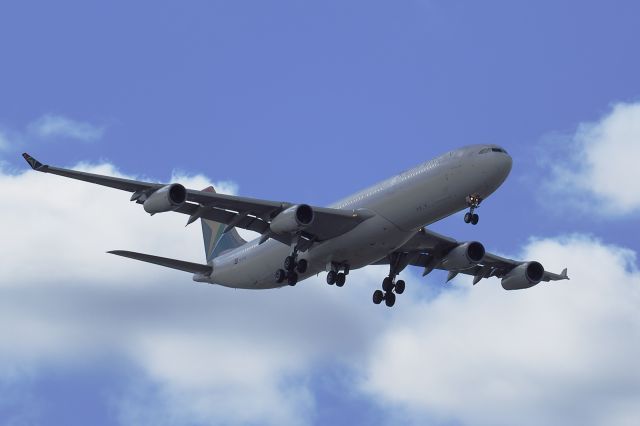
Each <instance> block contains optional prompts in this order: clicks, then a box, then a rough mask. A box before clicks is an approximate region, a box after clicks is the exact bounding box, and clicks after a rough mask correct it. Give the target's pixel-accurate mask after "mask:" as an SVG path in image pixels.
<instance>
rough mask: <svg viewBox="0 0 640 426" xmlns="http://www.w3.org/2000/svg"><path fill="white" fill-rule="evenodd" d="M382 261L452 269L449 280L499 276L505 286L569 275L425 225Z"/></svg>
mask: <svg viewBox="0 0 640 426" xmlns="http://www.w3.org/2000/svg"><path fill="white" fill-rule="evenodd" d="M378 263H379V264H390V265H391V268H393V267H394V264H395V265H397V268H399V269H400V270H402V269H403V268H404V267H406V266H408V265H413V266H418V267H422V268H423V274H422V275H423V276H424V275H427V274H429V273H430V272H431V271H433V270H434V269H440V270H445V271H448V272H449V275H448V277H447V281H450V280H452V279H453V278H454V277H455V276H456V275H458V274H460V273H462V274H466V275H471V276H473V277H474V278H473V284H477V283H478V282H479V281H480V280H482V279H483V278H490V277H497V278H499V279H501V280H502V287H503V288H504V289H505V290H518V289H524V288H529V287H533V286H534V285H536V284H538V283H540V282H541V281H547V282H548V281H559V280H566V279H569V277H568V275H567V270H566V269H565V270H563V271H562V273H560V274H554V273H552V272H548V271H545V270H544V267H543V266H542V265H541V264H540V263H539V262H537V261H517V260H513V259H507V258H504V257H501V256H498V255H495V254H492V253H487V252H486V251H485V249H484V246H483V245H482V244H481V243H479V242H477V241H469V242H459V241H456V240H455V239H453V238H450V237H446V236H444V235H440V234H438V233H435V232H432V231H428V230H427V229H424V228H423V229H421V230H420V231H418V232H417V233H416V235H415V236H414V237H413V238H412V239H411V240H409V241H408V242H407V243H406V244H405V245H404V246H403V247H401V248H399V249H398V250H397V251H396V252H394V253H392V254H391V255H390V256H389V257H388V258H385V259H382V260H381V261H380V262H378Z"/></svg>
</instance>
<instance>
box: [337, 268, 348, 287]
mask: <svg viewBox="0 0 640 426" xmlns="http://www.w3.org/2000/svg"><path fill="white" fill-rule="evenodd" d="M346 281H347V276H346V275H345V274H343V273H342V272H340V273H339V274H338V276H337V277H336V285H337V286H338V287H342V286H343V285H344V283H345V282H346Z"/></svg>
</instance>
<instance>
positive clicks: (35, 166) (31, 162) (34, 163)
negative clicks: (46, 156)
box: [22, 152, 46, 170]
mask: <svg viewBox="0 0 640 426" xmlns="http://www.w3.org/2000/svg"><path fill="white" fill-rule="evenodd" d="M22 157H23V158H24V159H25V160H27V163H29V165H30V166H31V168H32V169H33V170H40V169H42V168H43V167H46V166H45V165H43V164H42V163H41V162H39V161H38V160H36V159H35V158H33V157H32V156H30V155H29V154H27V153H26V152H25V153H23V154H22Z"/></svg>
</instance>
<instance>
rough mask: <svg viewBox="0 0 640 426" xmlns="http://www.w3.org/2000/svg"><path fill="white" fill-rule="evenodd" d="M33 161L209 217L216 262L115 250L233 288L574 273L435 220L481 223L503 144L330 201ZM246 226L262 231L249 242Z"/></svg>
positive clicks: (385, 295)
mask: <svg viewBox="0 0 640 426" xmlns="http://www.w3.org/2000/svg"><path fill="white" fill-rule="evenodd" d="M23 157H24V159H25V160H26V161H27V162H28V163H29V165H30V166H31V168H32V169H34V170H36V171H38V172H44V173H51V174H55V175H59V176H64V177H67V178H71V179H78V180H82V181H85V182H90V183H93V184H98V185H103V186H108V187H111V188H116V189H120V190H123V191H127V192H131V193H132V196H131V201H135V202H136V203H138V204H142V206H143V208H144V210H145V211H146V212H147V213H149V214H151V215H154V214H157V213H164V212H178V213H182V214H185V215H188V216H189V218H188V220H187V225H189V224H191V223H193V222H195V221H196V220H198V219H200V221H201V225H202V232H203V239H204V247H205V258H206V263H194V262H187V261H182V260H176V259H170V258H165V257H159V256H153V255H149V254H143V253H136V252H131V251H125V250H115V251H109V252H108V253H111V254H114V255H118V256H123V257H127V258H131V259H135V260H139V261H143V262H148V263H153V264H156V265H161V266H164V267H167V268H173V269H177V270H181V271H185V272H190V273H192V274H193V277H192V278H193V280H194V281H196V282H202V283H209V284H218V285H221V286H226V287H231V288H243V289H272V288H279V287H284V286H286V285H290V286H295V285H296V284H297V283H298V282H300V281H302V280H304V279H307V278H309V277H311V276H313V275H318V274H320V273H322V272H326V273H327V274H326V281H327V283H328V284H329V285H333V284H335V285H336V286H338V287H342V286H343V285H344V284H345V282H346V279H347V276H348V275H349V272H350V271H352V270H355V269H359V268H362V267H365V266H367V265H388V266H389V274H388V275H387V276H386V277H384V279H383V281H382V288H381V289H377V290H375V291H374V293H373V302H374V303H375V304H381V303H382V302H383V301H384V302H385V305H386V306H388V307H392V306H393V305H394V304H395V302H396V295H399V294H402V293H403V292H404V291H405V282H404V281H403V280H397V279H396V278H397V277H398V275H399V274H400V273H401V272H402V271H403V270H404V269H405V268H406V267H407V266H409V265H412V266H417V267H421V268H423V272H422V275H423V276H426V275H428V274H429V273H430V272H431V271H433V270H434V269H438V270H445V271H448V276H447V282H449V281H451V280H452V279H453V278H454V277H455V276H456V275H458V274H460V273H462V274H466V275H470V276H473V284H474V285H475V284H477V283H478V282H479V281H480V280H482V279H483V278H489V277H497V278H499V279H501V284H502V287H503V288H504V289H505V290H520V289H527V288H530V287H533V286H535V285H537V284H538V283H540V282H543V281H544V282H549V281H558V280H565V279H569V277H568V275H567V269H566V268H565V269H564V270H563V271H562V272H561V273H560V274H555V273H551V272H547V271H545V269H544V267H543V266H542V265H541V264H540V262H537V261H517V260H512V259H506V258H504V257H500V256H497V255H495V254H491V253H488V252H487V251H486V250H485V248H484V246H483V245H482V243H480V242H478V241H466V242H459V241H457V240H455V239H453V238H450V237H447V236H444V235H440V234H438V233H436V232H433V231H430V230H428V229H427V226H429V225H431V224H433V223H434V222H437V221H439V220H441V219H443V218H445V217H448V216H451V215H453V214H455V213H457V212H460V211H463V210H466V209H468V211H467V212H466V214H465V215H464V221H465V222H466V223H469V224H472V225H476V224H477V223H478V221H479V216H478V214H477V213H476V210H477V209H478V208H479V207H480V203H481V202H482V201H483V200H485V199H486V198H487V197H489V196H490V195H491V194H492V193H493V192H495V191H496V190H497V189H498V188H499V187H500V186H501V185H502V183H503V182H504V181H505V180H506V178H507V176H508V175H509V173H510V171H511V166H512V158H511V156H510V155H509V154H508V153H507V151H506V150H504V149H503V148H502V147H500V146H498V145H471V146H466V147H463V148H460V149H456V150H453V151H450V152H447V153H445V154H443V155H441V156H439V157H437V158H435V159H433V160H430V161H427V162H424V163H422V164H420V165H418V166H416V167H414V168H412V169H410V170H407V171H405V172H403V173H401V174H399V175H396V176H393V177H391V178H389V179H387V180H385V181H383V182H380V183H378V184H376V185H373V186H371V187H369V188H367V189H364V190H363V191H360V192H358V193H356V194H354V195H351V196H349V197H347V198H345V199H343V200H341V201H338V202H337V203H335V204H333V205H331V206H329V207H317V206H311V205H309V204H303V203H299V204H296V203H290V202H283V201H269V200H261V199H255V198H246V197H240V196H234V195H224V194H218V193H216V192H215V190H214V188H213V187H208V188H206V189H204V190H193V189H187V188H185V187H184V186H183V185H181V184H179V183H170V184H161V183H151V182H142V181H135V180H130V179H122V178H117V177H111V176H103V175H97V174H93V173H86V172H80V171H75V170H70V169H63V168H59V167H53V166H49V165H44V164H42V163H40V162H39V161H38V160H36V159H35V158H33V157H32V156H30V155H29V154H27V153H24V154H23ZM236 228H243V229H248V230H251V231H255V232H257V233H259V234H260V237H257V238H255V239H254V240H252V241H245V240H244V239H243V238H242V237H241V236H240V235H239V233H238V232H237V229H236Z"/></svg>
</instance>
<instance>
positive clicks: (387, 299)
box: [384, 291, 396, 307]
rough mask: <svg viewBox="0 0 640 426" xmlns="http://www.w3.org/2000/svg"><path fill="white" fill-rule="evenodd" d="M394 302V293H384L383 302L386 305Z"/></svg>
mask: <svg viewBox="0 0 640 426" xmlns="http://www.w3.org/2000/svg"><path fill="white" fill-rule="evenodd" d="M395 303H396V295H395V294H393V293H391V292H390V291H389V292H386V293H385V294H384V304H385V305H387V306H388V307H392V306H393V305H394V304H395Z"/></svg>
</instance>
